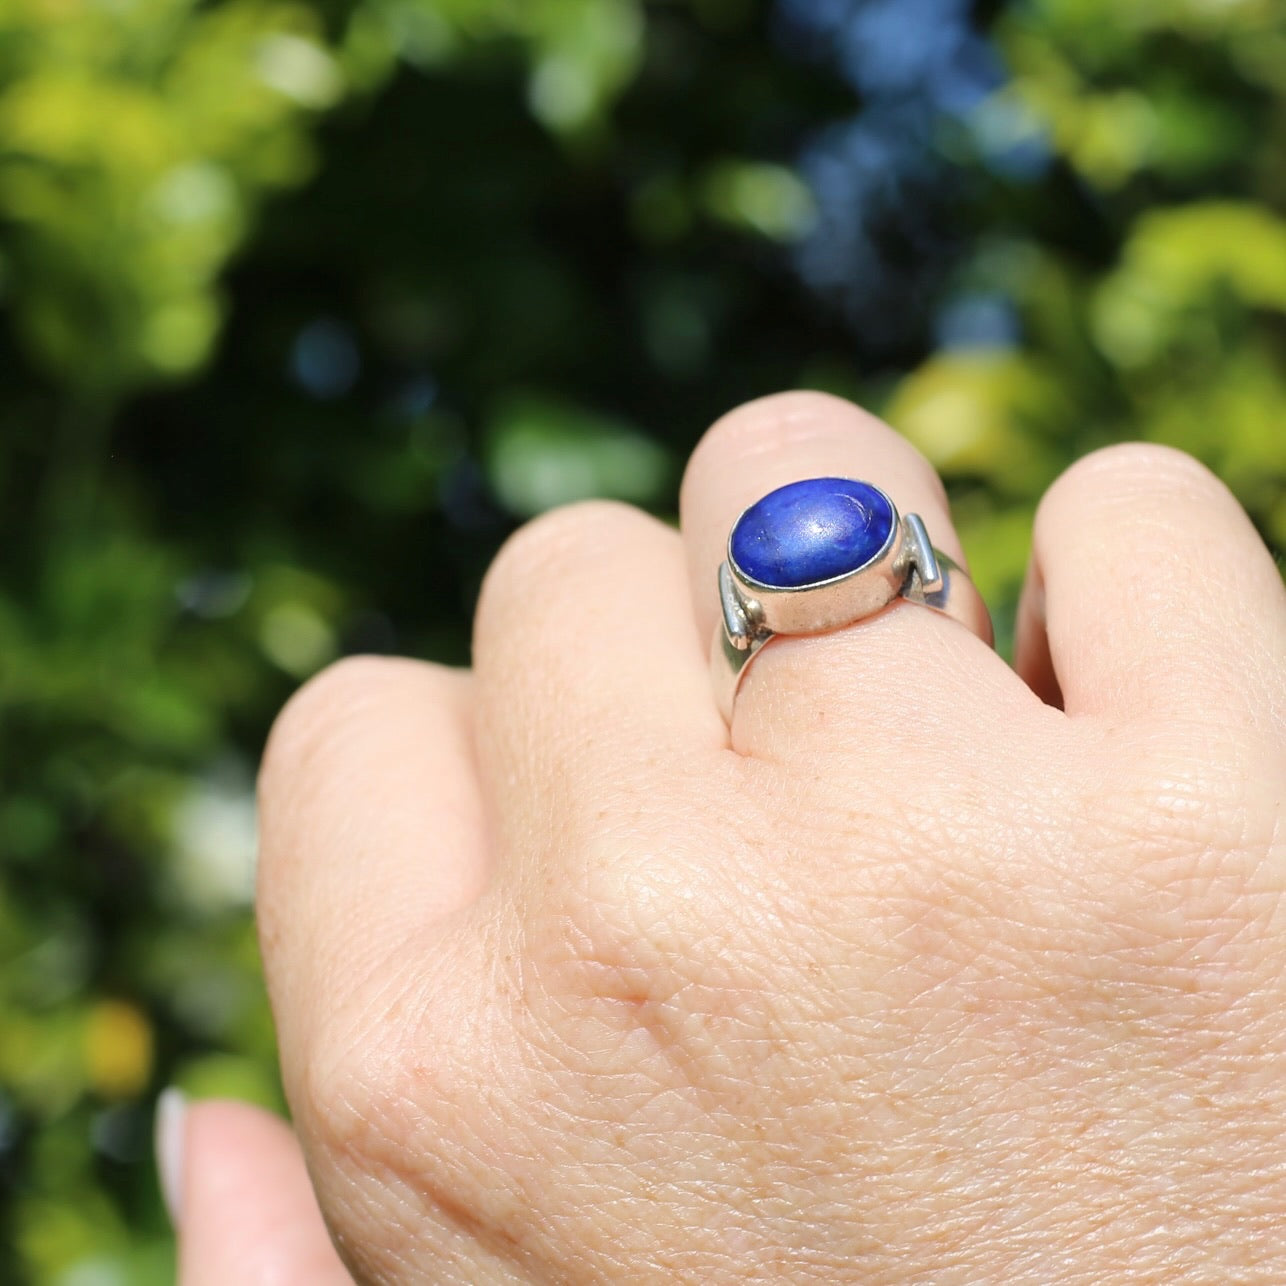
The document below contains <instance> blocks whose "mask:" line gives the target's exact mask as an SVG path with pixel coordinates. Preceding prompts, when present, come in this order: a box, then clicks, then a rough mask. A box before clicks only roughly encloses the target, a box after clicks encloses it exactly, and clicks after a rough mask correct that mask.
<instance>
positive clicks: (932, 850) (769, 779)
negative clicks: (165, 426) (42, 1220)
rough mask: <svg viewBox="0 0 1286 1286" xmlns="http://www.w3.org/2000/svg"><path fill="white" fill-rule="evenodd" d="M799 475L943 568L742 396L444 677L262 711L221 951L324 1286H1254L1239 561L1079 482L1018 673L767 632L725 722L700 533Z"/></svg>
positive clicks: (1023, 632)
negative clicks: (240, 919) (248, 840)
mask: <svg viewBox="0 0 1286 1286" xmlns="http://www.w3.org/2000/svg"><path fill="white" fill-rule="evenodd" d="M822 474H843V475H849V476H857V477H861V478H867V479H869V480H871V481H873V482H876V483H877V484H879V485H880V486H882V487H883V488H884V489H885V490H886V491H887V492H889V494H891V495H892V496H893V498H894V499H895V500H896V502H897V503H898V505H899V507H900V508H901V509H902V510H903V512H907V511H915V512H919V513H920V514H921V515H922V516H923V517H924V519H925V522H926V524H927V526H928V528H929V531H930V533H931V534H932V535H933V537H934V540H935V542H936V543H937V544H938V545H940V546H941V547H942V548H943V549H944V550H946V552H948V553H949V554H951V555H952V556H953V557H957V558H959V555H960V550H959V548H958V543H957V541H956V538H955V536H954V533H953V531H952V529H951V525H950V519H949V516H948V513H947V509H946V505H945V501H944V498H943V493H942V489H941V486H940V484H939V482H938V480H937V478H936V477H935V476H934V475H933V473H932V472H931V470H930V469H929V468H928V466H927V465H926V464H925V462H924V461H923V460H922V459H921V458H920V457H919V456H918V455H916V454H915V453H914V452H913V451H912V449H911V448H910V447H909V446H908V445H907V444H906V443H905V442H904V441H903V440H902V439H900V438H898V437H897V436H896V435H894V434H893V433H892V432H891V431H890V430H888V429H887V428H885V427H884V426H883V425H881V424H879V423H878V422H876V421H874V420H873V419H871V418H870V417H869V416H866V415H865V414H863V413H862V412H860V411H858V410H856V409H854V408H852V407H850V406H848V405H846V404H843V403H840V402H837V401H835V400H833V399H830V398H825V397H821V396H817V395H805V394H799V395H787V396H783V397H779V398H773V399H768V400H766V401H763V402H759V403H755V404H752V405H750V406H748V407H744V408H742V409H741V410H739V411H737V412H734V413H733V414H732V415H731V416H729V417H727V418H726V419H725V420H723V421H722V422H721V423H720V424H719V425H717V426H716V427H715V428H714V429H713V430H712V431H711V432H710V434H708V435H707V437H706V438H705V440H704V441H703V442H702V444H701V445H700V447H699V448H698V449H697V452H696V454H695V455H694V457H693V460H692V462H691V464H690V467H689V469H688V474H687V477H686V479H685V482H684V488H683V504H682V518H683V535H682V537H680V536H679V535H677V534H676V533H674V532H673V531H671V530H670V529H668V528H667V527H665V526H663V525H661V524H660V523H657V522H655V521H653V520H651V519H649V518H647V517H644V516H643V515H641V514H639V513H636V512H634V511H631V510H629V509H626V508H622V507H618V506H614V505H606V504H592V505H586V506H578V507H574V508H571V509H567V510H563V511H560V512H556V513H553V514H550V515H548V516H547V517H545V518H543V519H540V520H538V521H537V522H535V523H533V524H532V525H530V526H528V527H527V528H525V529H524V530H523V531H521V532H519V533H518V535H517V536H515V537H514V539H513V540H512V541H511V542H510V543H509V544H508V545H507V547H506V548H505V550H504V551H503V552H502V553H501V555H500V556H499V558H498V559H497V561H496V563H495V565H494V566H493V568H492V570H491V572H490V574H489V576H488V578H487V581H486V584H485V586H484V590H483V593H482V598H481V602H480V604H479V609H478V617H477V627H476V638H475V662H476V664H475V669H474V671H473V673H472V674H467V675H466V674H459V673H452V672H449V671H446V670H443V669H441V668H439V667H436V666H431V665H422V664H416V663H413V662H408V661H393V660H373V659H367V660H355V661H346V662H343V663H341V664H340V665H338V666H336V667H334V668H333V669H332V670H330V671H329V672H327V673H326V674H324V675H323V676H321V677H320V678H319V679H317V680H315V681H314V682H313V683H311V684H310V685H308V687H307V688H306V689H305V690H304V691H303V692H302V693H301V694H300V695H299V696H297V697H296V698H295V699H294V701H292V702H291V704H290V706H289V707H288V709H287V710H286V712H285V713H284V714H283V716H282V718H281V720H280V722H279V724H278V726H277V728H276V729H275V731H274V733H273V736H272V739H271V743H270V746H269V749H268V753H267V758H266V763H265V766H264V773H263V780H262V809H263V843H262V858H261V885H260V918H261V925H262V941H263V950H264V959H265V965H266V969H267V974H268V981H269V986H270V990H271V994H272V999H273V1005H274V1010H275V1013H276V1016H277V1021H278V1028H279V1035H280V1041H281V1056H282V1069H283V1074H284V1079H285V1083H286V1086H287V1091H288V1096H289V1099H290V1103H291V1106H292V1109H293V1111H294V1114H295V1121H296V1126H297V1129H298V1131H299V1136H300V1140H301V1142H302V1145H303V1151H304V1153H305V1155H306V1156H307V1160H308V1167H309V1170H310V1172H311V1174H312V1178H313V1181H314V1184H315V1187H316V1192H317V1195H318V1199H319V1201H320V1206H321V1209H322V1210H323V1211H324V1212H325V1214H326V1218H327V1221H328V1223H329V1226H330V1229H331V1232H332V1234H333V1237H334V1241H335V1244H336V1246H337V1247H338V1249H339V1252H340V1254H341V1255H342V1257H343V1259H344V1260H345V1262H346V1263H347V1264H348V1266H349V1268H350V1270H351V1272H352V1273H353V1275H354V1276H355V1277H356V1278H357V1279H358V1280H359V1281H372V1282H399V1283H400V1282H430V1281H431V1282H464V1283H471V1284H473V1283H487V1282H511V1281H551V1282H552V1281H556V1282H570V1283H580V1282H611V1283H627V1282H653V1281H692V1282H699V1283H718V1282H745V1281H752V1280H765V1281H769V1280H772V1281H783V1280H789V1281H800V1282H803V1281H818V1282H828V1283H829V1282H837V1281H855V1282H863V1283H880V1282H890V1283H891V1282H934V1283H951V1282H962V1283H965V1282H967V1283H975V1282H989V1281H996V1282H1002V1281H1003V1282H1005V1283H1021V1282H1032V1283H1037V1282H1039V1283H1046V1282H1050V1281H1053V1280H1058V1281H1063V1282H1084V1283H1102V1282H1108V1281H1111V1282H1135V1281H1138V1282H1142V1281H1158V1282H1160V1281H1164V1282H1183V1281H1192V1282H1209V1281H1219V1282H1230V1281H1264V1282H1269V1281H1283V1280H1286V1236H1284V1235H1283V1232H1282V1229H1283V1227H1286V902H1283V898H1282V892H1283V888H1284V887H1286V837H1284V831H1286V828H1284V827H1283V811H1282V798H1283V791H1284V789H1286V594H1284V593H1283V587H1282V583H1281V580H1280V578H1279V576H1278V574H1277V571H1276V569H1275V567H1274V565H1273V563H1272V560H1271V558H1270V557H1269V555H1268V553H1267V551H1266V550H1265V549H1264V547H1263V545H1262V543H1261V542H1260V541H1259V539H1258V538H1257V536H1256V534H1255V532H1254V531H1253V529H1252V527H1251V526H1250V524H1249V522H1248V521H1247V519H1246V518H1245V516H1244V514H1243V513H1242V512H1241V510H1240V509H1239V508H1238V506H1237V505H1236V503H1235V502H1234V501H1233V499H1232V497H1231V496H1230V495H1229V494H1228V493H1227V491H1226V490H1225V489H1224V488H1223V486H1222V485H1221V484H1220V483H1218V482H1217V481H1216V480H1215V479H1214V478H1213V477H1212V476H1211V475H1210V474H1209V473H1207V472H1206V471H1205V470H1204V469H1202V468H1201V467H1200V466H1199V465H1197V464H1195V463H1194V462H1193V461H1191V460H1190V459H1188V458H1186V457H1184V456H1181V455H1179V454H1177V453H1175V452H1172V451H1169V450H1165V449H1161V448H1154V447H1146V446H1129V447H1121V448H1114V449H1111V450H1108V451H1105V452H1101V453H1099V454H1097V455H1095V456H1092V457H1090V458H1088V459H1086V460H1084V461H1082V462H1081V463H1080V464H1078V465H1077V466H1076V467H1074V468H1073V469H1072V470H1070V471H1069V472H1068V473H1067V474H1066V475H1065V476H1064V477H1063V478H1062V479H1061V480H1060V481H1059V482H1058V483H1056V484H1055V486H1054V487H1053V488H1052V489H1051V491H1050V493H1049V494H1048V495H1047V496H1046V498H1045V500H1044V502H1043V504H1042V506H1041V509H1040V512H1039V514H1038V517H1037V521H1036V527H1035V532H1034V553H1033V561H1032V568H1031V573H1030V576H1029V581H1028V585H1027V587H1026V591H1025V594H1024V597H1023V602H1022V607H1021V610H1020V619H1019V623H1018V642H1017V667H1016V668H1017V672H1016V673H1015V671H1013V670H1011V669H1010V668H1009V667H1008V666H1007V665H1005V664H1004V663H1003V662H1002V661H1001V660H1000V659H999V658H998V657H997V656H996V655H995V653H994V652H992V651H991V650H990V648H989V647H987V646H986V645H985V644H984V643H983V642H982V641H981V640H980V639H978V638H976V637H974V636H973V635H972V634H971V633H969V631H968V630H966V629H965V628H963V627H962V626H960V625H958V624H957V623H956V622H954V621H951V620H947V619H945V618H943V617H940V616H938V615H936V614H935V613H932V612H930V611H928V610H926V609H924V608H921V607H916V606H913V605H909V604H905V603H898V604H895V605H894V606H893V607H891V608H890V609H889V610H887V611H885V612H883V613H881V614H879V615H878V616H876V617H873V618H871V619H869V620H867V621H864V622H861V623H859V624H858V625H855V626H852V627H849V628H846V629H842V630H839V631H836V632H834V633H833V634H829V635H825V636H816V637H809V638H798V639H778V640H776V641H774V642H773V643H772V644H771V645H770V646H769V647H767V648H766V649H765V650H764V652H763V654H762V656H760V658H759V659H758V660H757V661H756V663H755V665H754V666H753V667H752V669H751V671H750V673H749V676H748V678H747V680H746V682H745V684H744V685H743V688H742V691H741V694H740V696H739V698H738V701H737V706H736V714H735V719H734V723H733V727H732V730H731V734H729V733H728V731H727V730H726V729H725V727H724V725H723V723H722V721H721V720H720V718H719V716H718V714H717V713H716V711H715V708H714V705H713V702H712V699H711V695H710V684H709V678H708V674H707V668H706V656H707V652H708V642H709V639H710V637H711V633H712V631H713V629H714V628H715V623H716V619H717V611H718V603H717V596H716V593H715V569H716V567H717V564H718V562H719V561H720V559H721V557H722V555H723V547H724V543H725V541H726V538H727V533H728V529H729V527H730V525H731V522H732V520H733V518H734V517H735V516H736V514H737V513H738V512H739V510H740V509H741V508H742V507H743V506H744V505H746V504H747V503H748V502H750V501H752V500H754V499H756V498H758V497H759V496H761V495H762V494H764V493H765V492H767V491H769V490H771V489H772V488H773V487H774V486H777V485H779V484H781V483H784V482H787V481H791V480H793V479H796V478H800V477H808V476H816V475H822ZM1060 707H1061V708H1060ZM313 1227H314V1231H316V1229H317V1228H318V1227H319V1225H313ZM316 1235H318V1236H320V1233H319V1232H318V1233H317V1234H316ZM194 1280H195V1279H194ZM318 1280H320V1278H319V1279H318Z"/></svg>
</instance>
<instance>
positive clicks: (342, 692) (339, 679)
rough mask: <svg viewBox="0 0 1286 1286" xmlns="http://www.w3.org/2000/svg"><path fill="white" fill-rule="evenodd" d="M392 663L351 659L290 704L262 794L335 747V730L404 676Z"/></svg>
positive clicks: (272, 743) (269, 751) (272, 737)
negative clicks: (303, 763)
mask: <svg viewBox="0 0 1286 1286" xmlns="http://www.w3.org/2000/svg"><path fill="white" fill-rule="evenodd" d="M405 665H406V663H405V662H403V661H399V660H396V659H393V658H391V657H381V656H350V657H345V658H344V659H343V660H342V661H336V662H335V663H334V664H333V665H329V666H327V667H326V669H324V670H322V671H321V672H320V673H319V674H317V675H315V676H314V677H313V678H311V679H309V680H308V682H307V683H305V684H304V686H303V687H302V688H300V689H299V691H298V692H296V693H295V695H294V696H293V697H291V698H290V700H289V701H288V702H287V703H286V705H285V707H284V709H283V710H282V712H281V713H280V714H279V715H278V716H277V719H276V722H275V723H274V724H273V726H272V731H271V732H270V733H269V734H268V744H267V746H266V747H265V749H264V756H263V765H262V768H261V770H260V792H261V794H268V793H270V792H271V791H272V790H273V788H274V787H276V786H277V785H278V784H279V783H280V782H281V781H282V780H283V778H285V777H286V776H287V775H288V774H292V773H295V772H297V770H298V768H299V766H300V763H301V761H302V760H307V759H309V758H311V757H312V756H313V755H314V754H315V753H316V751H317V750H318V748H319V747H324V746H326V745H328V744H329V743H330V741H331V740H332V738H333V737H334V735H335V733H336V730H337V729H339V728H341V727H342V726H344V725H345V724H347V723H348V722H350V721H351V719H352V717H353V716H354V715H355V714H357V713H359V712H360V711H361V709H362V708H363V707H364V706H365V705H367V704H369V702H370V701H371V698H372V695H373V694H375V693H377V692H379V691H381V690H382V689H383V687H384V685H385V684H386V683H388V682H389V681H391V680H392V679H394V678H395V677H397V676H398V675H400V674H401V673H402V671H403V670H404V668H405Z"/></svg>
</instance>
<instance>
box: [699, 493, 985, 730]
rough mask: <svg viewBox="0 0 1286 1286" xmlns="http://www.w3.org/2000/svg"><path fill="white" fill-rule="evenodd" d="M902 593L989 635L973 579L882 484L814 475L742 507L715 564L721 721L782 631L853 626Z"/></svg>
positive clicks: (715, 664)
mask: <svg viewBox="0 0 1286 1286" xmlns="http://www.w3.org/2000/svg"><path fill="white" fill-rule="evenodd" d="M899 597H901V598H904V599H906V600H907V601H908V602H911V603H919V604H921V605H922V606H924V607H930V608H932V609H933V610H934V611H936V612H941V613H943V614H944V615H946V616H950V617H953V618H954V619H955V620H957V621H959V622H960V623H961V624H963V625H965V626H967V627H968V628H969V629H971V630H973V631H974V632H975V633H976V634H978V635H980V636H981V637H982V638H983V639H985V640H987V641H988V642H990V640H991V617H990V615H989V614H988V612H987V607H986V604H985V603H984V602H983V601H982V595H981V594H979V593H978V590H977V589H976V587H975V586H974V583H973V582H972V581H971V580H970V579H969V577H968V575H966V573H965V572H964V571H962V570H961V568H960V567H959V566H957V564H956V563H954V562H952V561H951V559H950V558H948V557H947V555H946V554H944V553H942V552H941V551H940V550H938V549H935V548H934V547H933V544H932V542H931V541H930V540H929V533H928V532H927V531H926V530H925V526H924V522H923V520H922V519H921V518H920V516H919V514H907V515H906V516H905V517H900V516H899V514H898V511H897V506H896V505H894V503H893V501H892V500H891V499H889V497H888V496H887V495H885V493H884V492H883V491H881V490H880V489H879V487H876V486H872V484H871V483H869V482H860V481H858V480H857V479H855V478H808V479H805V480H804V481H802V482H792V483H789V484H788V485H787V486H784V487H778V488H777V490H776V491H771V492H769V493H768V495H766V496H764V497H763V498H762V499H761V500H757V501H756V502H755V503H754V504H753V505H750V506H749V507H748V508H746V509H744V510H743V511H742V513H741V514H740V516H739V517H738V518H737V521H736V522H735V523H733V525H732V530H731V532H730V533H729V535H728V556H727V559H726V561H724V562H723V563H721V564H720V566H719V602H720V605H721V607H722V609H723V612H722V615H723V620H722V621H721V623H720V624H719V625H718V626H717V627H716V629H715V636H714V641H713V646H712V647H711V655H710V670H711V675H712V677H713V680H714V691H715V700H716V701H717V702H718V705H719V710H720V712H721V713H722V715H723V717H724V719H725V720H726V721H727V722H728V723H731V722H732V706H733V702H734V700H735V699H736V695H737V689H738V688H739V687H740V685H741V681H742V679H743V678H745V675H746V671H747V670H748V669H749V668H750V663H751V662H752V661H753V660H754V659H755V657H756V656H758V655H759V652H760V651H761V650H762V649H763V647H764V644H766V643H768V642H770V641H771V640H772V639H774V638H775V637H776V636H777V635H778V634H821V633H824V632H826V631H828V630H834V629H838V628H840V627H841V626H844V625H852V624H854V623H855V622H856V621H860V620H862V619H863V618H865V617H867V616H871V615H873V614H874V613H876V612H878V611H880V610H881V609H882V608H884V607H887V606H888V604H889V603H891V602H892V601H893V600H894V599H896V598H899Z"/></svg>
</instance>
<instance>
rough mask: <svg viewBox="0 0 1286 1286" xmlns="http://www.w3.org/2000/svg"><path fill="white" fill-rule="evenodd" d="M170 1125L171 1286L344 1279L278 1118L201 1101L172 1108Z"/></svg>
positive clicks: (327, 1283) (336, 1282)
mask: <svg viewBox="0 0 1286 1286" xmlns="http://www.w3.org/2000/svg"><path fill="white" fill-rule="evenodd" d="M169 1128H173V1129H177V1130H179V1131H180V1132H181V1140H180V1145H179V1147H178V1148H176V1149H172V1151H171V1155H172V1156H174V1157H175V1159H176V1160H177V1161H178V1176H177V1197H178V1204H177V1209H176V1211H175V1216H176V1222H177V1230H178V1237H179V1278H178V1280H179V1284H180V1286H228V1283H230V1282H236V1283H237V1284H238V1286H259V1284H262V1286H269V1283H284V1282H308V1283H310V1286H313V1284H315V1286H340V1284H341V1283H344V1284H345V1286H352V1280H353V1279H352V1277H350V1276H349V1274H348V1272H347V1271H346V1270H345V1268H344V1266H343V1264H342V1263H341V1262H340V1259H339V1256H338V1255H337V1254H336V1252H335V1248H334V1246H333V1245H332V1244H331V1240H330V1235H329V1234H328V1233H327V1231H326V1225H325V1223H324V1222H323V1221H322V1216H321V1211H320V1210H319V1209H318V1206H317V1198H316V1197H315V1196H314V1194H313V1188H312V1184H311V1183H310V1182H309V1178H308V1171H307V1169H306V1167H305V1165H304V1158H303V1154H302V1153H301V1152H300V1150H299V1145H298V1143H296V1142H295V1136H294V1135H293V1134H292V1133H291V1131H290V1129H289V1128H288V1127H287V1126H286V1125H285V1123H284V1122H282V1121H279V1120H278V1119H277V1118H276V1117H275V1116H272V1115H271V1114H270V1113H268V1112H264V1111H261V1110H260V1109H258V1108H255V1107H250V1106H248V1105H246V1104H242V1103H230V1102H210V1103H198V1104H195V1105H194V1106H192V1107H190V1108H188V1109H187V1110H186V1111H185V1112H182V1113H181V1114H179V1115H177V1116H175V1115H174V1114H171V1120H170V1123H169ZM164 1148H165V1141H162V1149H164Z"/></svg>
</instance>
